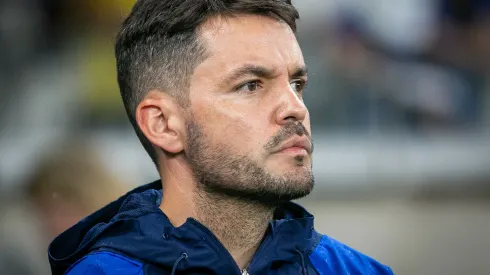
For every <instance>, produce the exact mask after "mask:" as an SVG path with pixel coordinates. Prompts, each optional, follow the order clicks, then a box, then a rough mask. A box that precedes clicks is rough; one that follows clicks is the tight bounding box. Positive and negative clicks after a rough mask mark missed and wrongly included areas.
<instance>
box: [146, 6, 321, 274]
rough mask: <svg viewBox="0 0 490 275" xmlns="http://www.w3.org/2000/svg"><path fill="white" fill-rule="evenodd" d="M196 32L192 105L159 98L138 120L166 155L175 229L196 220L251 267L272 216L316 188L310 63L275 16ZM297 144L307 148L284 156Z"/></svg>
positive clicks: (242, 18)
mask: <svg viewBox="0 0 490 275" xmlns="http://www.w3.org/2000/svg"><path fill="white" fill-rule="evenodd" d="M199 34H200V36H199V37H200V40H201V42H202V43H204V45H205V46H206V48H207V50H208V53H209V57H208V58H207V59H206V60H204V61H203V62H202V63H201V64H200V65H198V66H197V67H196V69H195V71H194V73H193V75H192V76H191V78H190V88H189V91H188V93H189V102H190V104H189V106H187V107H186V108H184V107H183V106H182V105H179V104H178V103H177V101H176V100H175V99H174V98H172V97H171V96H169V93H166V92H165V91H158V90H153V91H150V92H149V93H148V94H147V96H146V97H145V99H144V100H143V101H142V102H141V103H140V104H139V106H138V108H137V111H136V118H137V122H138V125H139V126H140V128H141V130H142V131H143V133H144V134H145V136H146V137H147V138H148V139H149V140H150V141H151V142H152V143H153V144H154V146H155V148H156V149H157V151H158V154H159V160H160V161H159V167H158V168H159V172H160V175H161V177H162V185H163V190H164V195H163V200H162V204H161V209H162V211H163V212H164V213H165V214H166V215H167V216H168V217H169V219H170V220H171V222H172V223H173V224H174V225H175V226H180V225H182V224H183V223H185V221H186V220H187V218H189V217H193V218H196V219H197V220H199V221H200V222H201V223H203V224H204V225H205V226H207V227H208V228H209V229H210V230H211V231H212V232H213V233H214V234H215V235H216V236H217V237H218V239H219V240H220V241H221V242H222V243H223V245H224V246H225V248H227V250H228V251H229V252H230V254H231V255H232V256H233V258H234V259H235V261H236V263H237V264H238V266H239V267H240V268H244V267H246V266H247V265H248V263H249V262H250V260H251V259H252V257H253V254H254V253H255V251H256V249H257V248H258V246H259V245H260V241H261V239H262V237H263V235H264V233H265V230H266V228H267V225H268V221H269V220H270V219H272V217H273V211H274V208H275V207H276V206H277V205H278V204H279V203H280V202H283V201H289V200H292V199H297V198H300V197H303V196H306V195H307V194H308V193H310V192H311V190H312V188H313V182H314V181H313V176H312V172H311V165H312V159H311V151H312V150H311V149H310V147H309V146H310V144H311V139H310V131H311V129H310V119H309V114H308V110H307V108H306V107H305V105H304V102H303V99H302V91H303V86H304V83H305V82H306V80H307V79H306V71H305V64H304V60H303V56H302V53H301V49H300V47H299V45H298V43H297V40H296V37H295V35H294V33H293V32H292V30H291V29H290V28H289V26H288V25H287V24H285V23H283V22H280V21H277V20H275V19H273V18H268V17H264V16H255V15H239V16H236V17H233V18H223V17H215V18H211V19H209V20H208V21H207V22H206V23H205V24H203V25H202V26H201V28H200V31H199ZM298 138H303V139H304V140H305V141H306V144H307V145H308V146H307V150H300V149H298V148H296V149H293V150H289V151H278V150H279V149H280V148H281V146H283V145H284V144H285V143H286V142H288V141H291V140H292V139H298Z"/></svg>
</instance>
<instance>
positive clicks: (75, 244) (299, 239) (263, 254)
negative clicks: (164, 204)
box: [49, 181, 319, 274]
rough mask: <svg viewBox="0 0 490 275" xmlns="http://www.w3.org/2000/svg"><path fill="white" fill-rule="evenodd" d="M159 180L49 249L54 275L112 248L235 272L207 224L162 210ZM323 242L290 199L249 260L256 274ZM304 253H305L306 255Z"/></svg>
mask: <svg viewBox="0 0 490 275" xmlns="http://www.w3.org/2000/svg"><path fill="white" fill-rule="evenodd" d="M161 199H162V192H161V185H160V181H156V182H153V183H151V184H148V185H145V186H142V187H139V188H137V189H135V190H133V191H131V192H130V193H128V194H127V195H125V196H123V197H121V198H120V199H119V200H117V201H115V202H112V203H111V204H109V205H108V206H106V207H105V208H103V209H101V210H99V211H97V212H95V213H94V214H92V215H91V216H89V217H87V218H85V219H84V220H82V221H81V222H79V223H78V224H76V225H75V226H73V227H72V228H70V229H69V230H67V231H66V232H64V233H63V234H61V235H60V236H59V237H57V238H56V239H55V240H54V241H53V242H52V243H51V245H50V247H49V259H50V263H51V266H52V271H53V274H63V273H64V272H65V271H66V270H67V269H68V268H69V267H70V266H71V265H72V264H73V263H75V262H76V261H77V260H79V259H80V258H81V257H83V256H85V255H86V254H88V253H90V252H91V251H96V250H108V251H113V252H116V253H121V254H123V255H126V256H129V257H131V258H133V259H135V260H138V261H140V262H143V263H148V264H152V265H155V266H159V267H164V268H169V267H172V266H173V265H174V264H175V262H176V261H177V260H179V259H180V258H181V256H182V255H183V254H184V253H185V254H186V255H187V258H185V259H184V260H183V263H182V264H179V269H178V270H180V271H183V270H193V269H196V268H200V269H202V272H203V273H216V274H218V273H219V274H236V273H237V271H238V268H237V266H236V264H235V262H234V261H233V259H232V258H231V255H230V254H229V253H228V251H226V250H225V248H224V247H223V246H222V245H221V243H220V242H219V241H218V240H217V239H216V237H215V236H214V235H213V234H212V233H211V232H210V231H209V230H208V229H207V228H206V227H205V226H203V225H202V224H200V223H199V222H198V221H196V220H194V219H191V218H190V219H188V220H187V222H186V223H185V224H184V225H182V226H181V227H178V228H175V227H174V226H173V225H172V224H171V223H170V221H169V219H168V218H167V217H166V216H165V214H164V213H163V212H162V211H161V210H160V208H159V205H160V202H161ZM318 241H319V235H318V234H317V233H316V232H315V231H314V228H313V216H312V215H311V214H309V213H308V212H307V211H306V210H305V209H303V208H302V207H301V206H299V205H297V204H294V203H291V202H289V203H285V204H284V205H282V206H280V207H279V208H278V209H277V211H276V213H275V218H274V220H272V221H271V222H270V225H269V228H268V231H267V234H266V236H265V238H264V241H263V243H262V245H261V247H260V248H259V250H258V251H257V253H256V255H255V257H254V259H253V260H252V262H251V264H250V271H251V273H253V274H260V272H259V271H260V270H267V267H268V266H271V265H272V264H273V263H274V262H282V263H283V262H289V261H290V262H297V261H298V257H299V256H301V255H299V254H303V255H307V254H309V253H311V251H312V250H313V249H314V247H315V246H316V244H317V243H318ZM301 257H302V256H301Z"/></svg>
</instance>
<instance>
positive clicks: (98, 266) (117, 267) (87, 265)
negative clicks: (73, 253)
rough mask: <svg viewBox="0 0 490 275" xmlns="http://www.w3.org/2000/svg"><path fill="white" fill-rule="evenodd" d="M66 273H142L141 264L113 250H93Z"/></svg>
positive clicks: (78, 274)
mask: <svg viewBox="0 0 490 275" xmlns="http://www.w3.org/2000/svg"><path fill="white" fill-rule="evenodd" d="M65 274H67V275H80V274H94V275H116V274H120V275H142V274H143V264H142V263H140V262H137V261H135V260H132V259H130V258H127V257H125V256H122V255H120V254H116V253H113V252H106V251H99V252H93V253H90V254H88V255H86V256H85V257H83V258H81V259H80V260H79V261H78V262H76V263H75V264H73V266H71V267H70V269H68V271H67V272H66V273H65Z"/></svg>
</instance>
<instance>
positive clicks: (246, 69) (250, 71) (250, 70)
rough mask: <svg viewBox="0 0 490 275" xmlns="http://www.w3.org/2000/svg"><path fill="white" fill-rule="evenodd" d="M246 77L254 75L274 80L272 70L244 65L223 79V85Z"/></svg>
mask: <svg viewBox="0 0 490 275" xmlns="http://www.w3.org/2000/svg"><path fill="white" fill-rule="evenodd" d="M247 75H254V76H257V77H261V78H269V79H270V78H274V75H275V74H274V70H272V69H268V68H266V67H263V66H257V65H244V66H242V67H240V68H238V69H235V70H233V71H232V72H231V73H230V74H229V75H228V76H226V77H225V80H224V83H231V82H234V81H235V80H237V79H240V78H242V77H244V76H247Z"/></svg>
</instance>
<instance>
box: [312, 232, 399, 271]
mask: <svg viewBox="0 0 490 275" xmlns="http://www.w3.org/2000/svg"><path fill="white" fill-rule="evenodd" d="M310 261H311V263H312V264H313V266H314V267H315V269H316V271H317V272H318V274H320V275H327V274H339V275H340V274H342V275H343V274H346V275H347V274H349V275H393V271H392V270H391V268H389V267H388V266H385V265H383V264H381V263H379V262H378V261H376V260H374V259H372V258H370V257H368V256H366V255H364V254H362V253H360V252H358V251H356V250H354V249H352V248H350V247H348V246H346V245H344V244H342V243H340V242H338V241H336V240H334V239H332V238H330V237H328V236H325V235H324V236H323V237H322V238H321V240H320V243H319V244H318V245H317V247H316V248H315V250H314V251H313V252H312V253H311V255H310Z"/></svg>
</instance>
